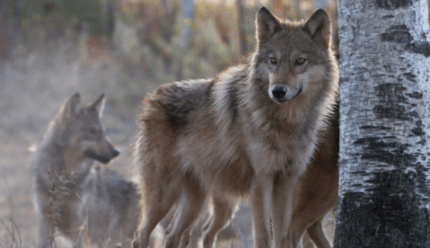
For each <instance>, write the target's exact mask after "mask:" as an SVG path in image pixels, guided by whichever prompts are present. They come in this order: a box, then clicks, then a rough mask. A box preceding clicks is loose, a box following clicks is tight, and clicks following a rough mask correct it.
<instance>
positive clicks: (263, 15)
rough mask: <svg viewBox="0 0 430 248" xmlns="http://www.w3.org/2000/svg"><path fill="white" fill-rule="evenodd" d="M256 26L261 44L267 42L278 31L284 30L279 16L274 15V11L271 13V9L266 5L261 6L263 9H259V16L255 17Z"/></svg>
mask: <svg viewBox="0 0 430 248" xmlns="http://www.w3.org/2000/svg"><path fill="white" fill-rule="evenodd" d="M255 26H256V28H257V32H256V33H257V41H258V44H259V45H261V44H263V43H265V42H266V41H268V40H269V39H270V37H272V36H273V35H274V34H275V33H276V32H279V31H281V30H282V26H281V24H280V22H279V20H278V18H276V17H275V16H274V15H272V13H270V11H269V10H268V9H266V8H265V7H261V9H260V10H259V11H258V13H257V17H256V19H255Z"/></svg>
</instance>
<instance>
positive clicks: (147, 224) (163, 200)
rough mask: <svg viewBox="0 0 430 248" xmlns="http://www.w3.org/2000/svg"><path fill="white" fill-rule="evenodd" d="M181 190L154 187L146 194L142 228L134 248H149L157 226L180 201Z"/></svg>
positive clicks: (159, 186)
mask: <svg viewBox="0 0 430 248" xmlns="http://www.w3.org/2000/svg"><path fill="white" fill-rule="evenodd" d="M179 195H180V190H174V189H173V187H163V186H162V185H158V187H152V189H151V190H148V191H147V193H146V196H147V197H146V199H145V201H146V202H145V206H146V209H145V213H143V215H142V217H143V219H142V222H141V227H140V228H139V230H138V231H137V232H136V234H137V235H136V237H135V238H134V240H133V248H147V247H148V245H149V242H150V236H151V233H152V231H153V230H154V228H155V227H156V226H157V224H158V223H159V222H160V221H161V220H162V219H163V218H164V217H165V216H166V214H167V213H168V212H169V210H170V209H171V208H172V206H173V205H174V204H175V203H176V202H177V201H178V198H179V197H178V196H179Z"/></svg>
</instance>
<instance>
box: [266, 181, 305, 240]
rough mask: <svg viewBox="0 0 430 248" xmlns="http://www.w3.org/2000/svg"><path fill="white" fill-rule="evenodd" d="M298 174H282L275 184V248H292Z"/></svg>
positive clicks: (273, 218) (273, 210)
mask: <svg viewBox="0 0 430 248" xmlns="http://www.w3.org/2000/svg"><path fill="white" fill-rule="evenodd" d="M298 179H299V175H298V174H294V173H282V174H281V173H280V174H278V175H276V176H275V178H274V183H273V206H272V224H273V237H274V238H273V239H274V247H275V248H281V247H289V246H290V237H289V236H290V229H291V228H290V227H291V219H292V210H293V203H294V193H295V188H296V185H297V181H298Z"/></svg>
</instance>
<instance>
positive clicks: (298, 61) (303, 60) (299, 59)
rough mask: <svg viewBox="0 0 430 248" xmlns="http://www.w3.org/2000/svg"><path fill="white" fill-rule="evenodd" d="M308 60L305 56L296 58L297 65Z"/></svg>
mask: <svg viewBox="0 0 430 248" xmlns="http://www.w3.org/2000/svg"><path fill="white" fill-rule="evenodd" d="M305 62H306V59H305V58H298V59H296V65H303V64H304V63H305Z"/></svg>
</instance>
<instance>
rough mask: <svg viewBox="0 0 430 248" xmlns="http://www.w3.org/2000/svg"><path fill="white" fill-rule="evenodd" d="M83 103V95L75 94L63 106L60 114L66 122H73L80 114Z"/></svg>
mask: <svg viewBox="0 0 430 248" xmlns="http://www.w3.org/2000/svg"><path fill="white" fill-rule="evenodd" d="M80 102H81V95H80V94H79V93H75V94H73V96H72V97H70V98H69V100H67V102H65V103H64V104H63V107H62V108H61V110H60V112H61V115H62V116H63V119H64V120H65V121H68V120H72V119H74V117H75V116H76V115H77V114H78V108H79V103H80Z"/></svg>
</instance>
